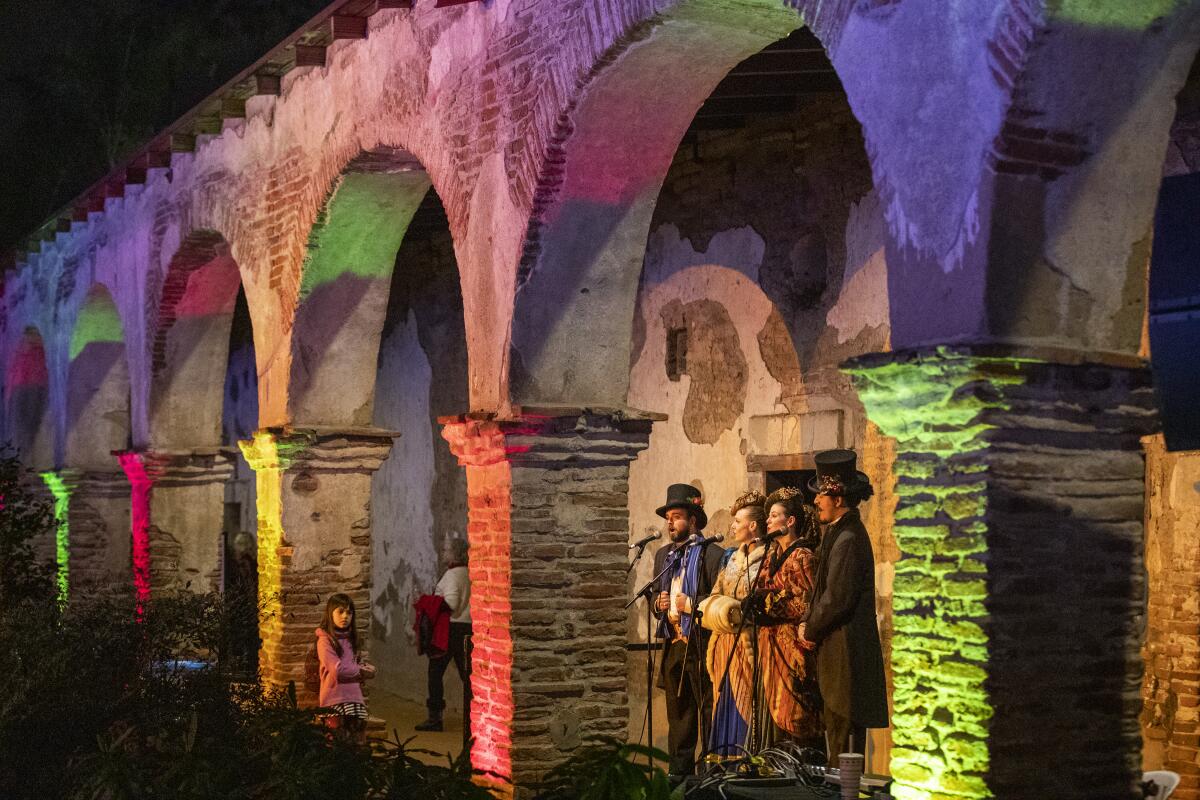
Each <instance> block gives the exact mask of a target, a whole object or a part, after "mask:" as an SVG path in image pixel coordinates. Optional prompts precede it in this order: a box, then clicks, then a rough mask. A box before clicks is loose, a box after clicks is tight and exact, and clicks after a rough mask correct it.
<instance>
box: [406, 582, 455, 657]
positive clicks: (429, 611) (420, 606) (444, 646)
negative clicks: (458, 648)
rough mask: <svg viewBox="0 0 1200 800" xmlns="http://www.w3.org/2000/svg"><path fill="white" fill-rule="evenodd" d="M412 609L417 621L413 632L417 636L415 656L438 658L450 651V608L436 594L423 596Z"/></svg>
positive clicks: (414, 623)
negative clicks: (415, 612) (415, 613)
mask: <svg viewBox="0 0 1200 800" xmlns="http://www.w3.org/2000/svg"><path fill="white" fill-rule="evenodd" d="M413 607H414V608H416V610H417V619H416V621H415V622H413V632H414V633H416V634H417V654H418V655H423V656H434V657H436V656H440V655H443V654H445V652H446V651H447V650H449V649H450V606H448V605H446V601H445V600H444V599H443V598H442V597H441V596H440V595H436V594H423V595H421V597H420V599H418V600H417V602H416V603H414V604H413Z"/></svg>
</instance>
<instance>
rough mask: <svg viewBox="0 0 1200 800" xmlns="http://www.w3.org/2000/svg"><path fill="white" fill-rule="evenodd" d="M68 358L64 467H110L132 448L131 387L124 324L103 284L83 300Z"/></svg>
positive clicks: (76, 319) (95, 286)
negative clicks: (117, 453) (116, 452)
mask: <svg viewBox="0 0 1200 800" xmlns="http://www.w3.org/2000/svg"><path fill="white" fill-rule="evenodd" d="M67 356H68V360H69V363H68V366H67V392H66V395H67V396H66V401H67V402H66V427H65V430H66V442H65V448H64V457H65V463H66V464H67V465H68V466H71V467H109V466H110V465H111V463H112V451H114V450H123V449H126V448H128V447H129V445H130V442H129V438H130V413H129V402H130V383H129V364H128V360H127V357H126V346H125V328H124V324H123V322H122V320H121V315H120V313H119V311H118V309H117V305H116V303H115V302H113V298H112V295H111V294H110V293H109V290H108V288H107V287H106V286H104V285H103V284H99V283H97V284H95V285H94V286H92V287H91V288H90V289H89V290H88V292H87V294H86V296H85V297H84V300H83V303H82V305H81V306H80V307H79V311H78V312H77V314H76V317H75V324H74V328H73V329H72V331H71V339H70V347H69V352H68V354H67Z"/></svg>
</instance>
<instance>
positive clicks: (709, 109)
mask: <svg viewBox="0 0 1200 800" xmlns="http://www.w3.org/2000/svg"><path fill="white" fill-rule="evenodd" d="M795 110H796V97H795V96H794V95H790V96H787V97H720V98H711V99H709V100H707V101H706V102H705V103H704V105H702V106H700V110H699V111H697V112H696V118H697V119H700V118H701V117H740V116H748V115H750V114H788V113H791V112H793V111H795Z"/></svg>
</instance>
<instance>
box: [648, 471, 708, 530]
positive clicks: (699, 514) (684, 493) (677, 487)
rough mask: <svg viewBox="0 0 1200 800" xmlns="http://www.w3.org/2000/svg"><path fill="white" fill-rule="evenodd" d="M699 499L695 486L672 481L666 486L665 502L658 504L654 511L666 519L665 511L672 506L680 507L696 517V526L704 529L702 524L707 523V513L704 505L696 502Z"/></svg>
mask: <svg viewBox="0 0 1200 800" xmlns="http://www.w3.org/2000/svg"><path fill="white" fill-rule="evenodd" d="M699 500H700V490H699V489H697V488H696V487H695V486H692V485H690V484H687V483H672V484H671V485H670V486H668V487H667V502H666V503H664V504H663V505H661V506H659V507H658V509H657V510H656V511H655V512H654V513H656V514H658V515H659V516H660V517H662V518H663V519H666V518H667V512H668V511H670V510H671V509H672V508H682V509H683V510H685V511H687V512H688V513H689V514H691V515H692V516H694V517H695V518H696V528H697V529H698V530H704V526H705V525H707V524H708V515H707V514H705V513H704V506H702V505H700V503H699V502H697V501H699Z"/></svg>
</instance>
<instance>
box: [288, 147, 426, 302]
mask: <svg viewBox="0 0 1200 800" xmlns="http://www.w3.org/2000/svg"><path fill="white" fill-rule="evenodd" d="M429 186H430V182H429V175H428V174H427V173H425V172H424V171H423V170H413V171H411V172H351V173H347V174H346V175H345V176H343V177H342V180H341V181H340V182H339V183H338V184H337V186H336V187H335V188H334V190H333V193H332V195H331V196H330V198H329V199H328V200H327V201H326V203H325V207H324V210H323V211H322V212H321V215H320V217H319V218H318V219H317V222H316V224H315V225H314V226H313V230H312V234H311V236H310V239H309V248H308V254H307V255H306V257H305V261H304V270H303V273H302V274H303V277H302V279H301V284H300V295H301V297H307V296H308V295H309V294H310V293H311V292H312V291H313V290H315V289H317V288H318V287H321V286H325V285H327V284H331V283H333V282H335V281H336V280H338V279H339V278H342V277H343V276H345V277H355V278H362V279H366V280H384V281H386V280H389V279H390V277H391V274H392V267H393V265H395V263H396V251H397V250H399V249H400V241H401V239H403V238H404V232H405V230H407V228H408V223H409V221H410V220H411V219H412V216H413V214H415V213H416V211H417V208H418V207H419V206H420V204H421V200H422V199H423V198H424V197H425V194H426V193H427V192H428V191H429Z"/></svg>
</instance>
